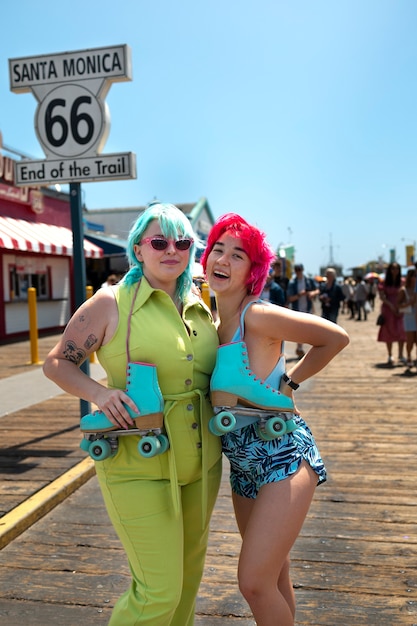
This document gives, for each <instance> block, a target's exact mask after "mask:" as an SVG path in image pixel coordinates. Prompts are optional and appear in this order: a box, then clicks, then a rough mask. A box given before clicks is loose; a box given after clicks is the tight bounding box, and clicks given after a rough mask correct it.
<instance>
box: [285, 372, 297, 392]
mask: <svg viewBox="0 0 417 626" xmlns="http://www.w3.org/2000/svg"><path fill="white" fill-rule="evenodd" d="M282 380H283V381H284V383H285V384H286V385H288V387H291V389H293V390H294V391H297V389H298V387H299V386H300V385H299V384H297V383H295V382H294V381H293V380H292V379H291V378H290V377H289V376H288V375H287V374H285V372H284V374H283V375H282Z"/></svg>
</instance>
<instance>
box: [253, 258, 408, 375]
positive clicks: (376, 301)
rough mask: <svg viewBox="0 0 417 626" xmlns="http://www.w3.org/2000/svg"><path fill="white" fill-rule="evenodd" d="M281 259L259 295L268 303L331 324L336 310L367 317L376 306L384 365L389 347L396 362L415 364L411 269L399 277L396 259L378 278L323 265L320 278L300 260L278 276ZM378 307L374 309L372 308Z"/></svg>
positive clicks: (357, 317)
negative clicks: (352, 274)
mask: <svg viewBox="0 0 417 626" xmlns="http://www.w3.org/2000/svg"><path fill="white" fill-rule="evenodd" d="M284 263H285V261H284V260H283V259H276V260H275V261H274V262H273V263H272V265H271V269H270V273H269V275H268V278H267V282H266V285H265V288H264V291H263V297H264V298H265V299H267V300H269V301H270V302H273V303H274V304H278V305H280V306H286V307H289V308H291V309H293V310H295V311H302V312H304V313H316V314H321V316H322V317H324V318H325V319H328V320H330V321H332V322H335V323H337V321H338V316H339V313H342V314H344V315H348V316H349V317H347V318H346V319H350V320H355V321H358V322H361V321H367V319H368V315H369V313H371V312H372V311H375V308H376V307H378V306H379V307H380V314H379V315H378V325H379V326H380V328H379V330H378V334H377V341H379V342H383V343H385V344H386V348H387V358H388V360H387V365H388V366H390V367H391V366H394V365H395V362H396V361H395V358H394V355H393V346H394V345H397V347H398V358H397V362H398V363H399V364H401V365H405V366H406V367H407V368H408V369H411V368H413V367H416V366H417V325H416V315H417V287H416V268H415V267H411V268H409V269H408V270H407V274H406V276H405V278H402V276H401V267H400V265H399V264H398V263H396V262H393V263H390V264H389V265H388V266H387V268H386V272H385V274H384V275H383V277H382V278H381V277H380V276H379V275H377V274H375V275H372V276H369V277H368V278H366V279H365V278H363V277H362V276H356V277H345V278H343V279H342V280H341V279H338V278H337V274H336V271H335V269H334V268H331V267H328V268H327V269H326V271H325V276H324V277H323V279H322V280H320V282H317V281H316V280H315V279H313V278H311V277H308V276H305V274H304V266H303V265H302V264H301V263H296V264H295V265H294V276H293V277H292V278H291V279H288V278H286V277H284V276H283V274H282V268H283V266H284ZM378 311H379V309H378ZM304 354H305V351H304V346H303V345H302V344H300V343H298V344H297V347H296V355H297V357H298V358H302V357H303V356H304Z"/></svg>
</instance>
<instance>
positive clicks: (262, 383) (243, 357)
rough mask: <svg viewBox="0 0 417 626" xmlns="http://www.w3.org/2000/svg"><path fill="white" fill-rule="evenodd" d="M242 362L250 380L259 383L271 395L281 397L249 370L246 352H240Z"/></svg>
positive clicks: (275, 390)
mask: <svg viewBox="0 0 417 626" xmlns="http://www.w3.org/2000/svg"><path fill="white" fill-rule="evenodd" d="M242 362H243V363H244V365H245V370H246V371H247V373H248V376H249V377H250V378H252V379H253V380H254V382H255V381H256V382H259V383H260V384H261V385H262V386H263V387H265V389H270V390H271V391H272V392H273V393H276V394H278V395H281V393H280V392H279V391H278V390H277V389H275V387H271V385H269V384H268V383H266V382H265V381H264V380H262V378H259V377H258V376H256V374H255V373H254V372H253V371H252V370H251V368H250V367H249V358H248V351H247V350H242Z"/></svg>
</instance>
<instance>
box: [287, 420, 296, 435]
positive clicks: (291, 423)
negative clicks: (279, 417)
mask: <svg viewBox="0 0 417 626" xmlns="http://www.w3.org/2000/svg"><path fill="white" fill-rule="evenodd" d="M286 425H287V433H293V432H294V431H295V430H297V428H298V426H297V424H296V423H295V421H294V420H288V422H287V423H286Z"/></svg>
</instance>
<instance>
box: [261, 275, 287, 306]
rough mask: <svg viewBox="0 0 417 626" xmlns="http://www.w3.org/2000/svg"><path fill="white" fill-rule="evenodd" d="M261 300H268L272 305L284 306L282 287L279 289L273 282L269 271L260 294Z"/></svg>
mask: <svg viewBox="0 0 417 626" xmlns="http://www.w3.org/2000/svg"><path fill="white" fill-rule="evenodd" d="M262 298H263V300H269V302H272V304H277V305H278V306H285V292H284V290H283V289H282V287H280V286H279V285H278V283H276V282H275V280H274V276H273V274H272V272H271V271H270V273H269V274H268V276H267V278H266V282H265V285H264V288H263V292H262Z"/></svg>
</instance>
